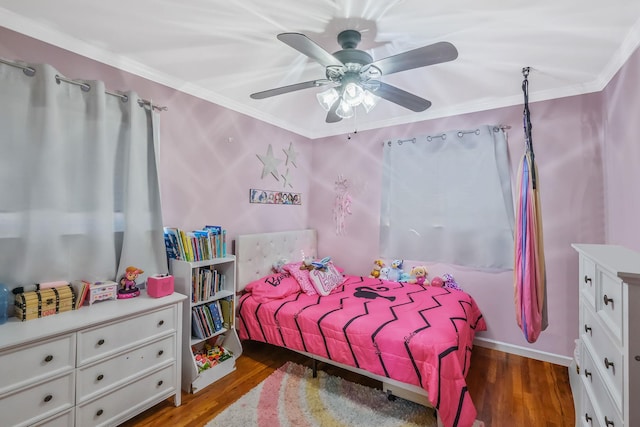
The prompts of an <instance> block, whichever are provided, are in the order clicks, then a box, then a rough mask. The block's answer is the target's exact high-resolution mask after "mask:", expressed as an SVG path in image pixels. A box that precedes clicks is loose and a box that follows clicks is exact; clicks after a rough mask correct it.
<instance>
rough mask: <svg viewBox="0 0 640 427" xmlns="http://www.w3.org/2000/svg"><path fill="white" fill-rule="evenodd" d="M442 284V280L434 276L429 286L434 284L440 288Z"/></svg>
mask: <svg viewBox="0 0 640 427" xmlns="http://www.w3.org/2000/svg"><path fill="white" fill-rule="evenodd" d="M443 285H444V281H443V280H442V279H441V278H440V277H438V276H436V277H434V278H433V279H431V286H436V287H438V288H441V287H442V286H443Z"/></svg>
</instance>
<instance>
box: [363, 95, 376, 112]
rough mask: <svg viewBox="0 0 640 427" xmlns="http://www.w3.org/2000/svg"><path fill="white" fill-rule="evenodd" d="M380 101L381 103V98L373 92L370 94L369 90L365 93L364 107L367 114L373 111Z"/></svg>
mask: <svg viewBox="0 0 640 427" xmlns="http://www.w3.org/2000/svg"><path fill="white" fill-rule="evenodd" d="M378 101H380V97H379V96H377V95H374V94H373V92H370V91H368V90H365V91H364V95H363V97H362V106H363V107H364V109H365V111H366V112H367V113H368V112H369V111H371V110H373V107H375V106H376V105H377V104H378Z"/></svg>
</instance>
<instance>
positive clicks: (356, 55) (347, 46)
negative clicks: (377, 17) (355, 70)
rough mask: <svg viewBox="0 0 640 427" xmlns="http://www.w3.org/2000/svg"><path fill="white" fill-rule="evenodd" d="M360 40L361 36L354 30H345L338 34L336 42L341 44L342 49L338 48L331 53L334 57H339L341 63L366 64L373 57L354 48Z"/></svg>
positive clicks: (371, 60)
mask: <svg viewBox="0 0 640 427" xmlns="http://www.w3.org/2000/svg"><path fill="white" fill-rule="evenodd" d="M360 40H362V36H361V35H360V33H359V32H358V31H356V30H345V31H342V32H341V33H340V34H338V44H339V45H340V46H342V50H339V51H337V52H335V53H334V54H333V56H335V57H336V59H339V60H340V61H341V62H342V63H343V64H345V65H346V64H349V63H353V64H360V65H361V66H362V65H367V64H369V63H371V62H373V58H372V57H371V55H369V54H368V53H367V52H364V51H362V50H359V49H356V47H357V46H358V43H360Z"/></svg>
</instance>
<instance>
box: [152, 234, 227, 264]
mask: <svg viewBox="0 0 640 427" xmlns="http://www.w3.org/2000/svg"><path fill="white" fill-rule="evenodd" d="M164 242H165V248H166V251H167V257H168V258H170V259H178V260H182V261H189V262H194V261H204V260H210V259H214V258H224V257H226V256H227V230H225V229H224V228H222V226H219V225H205V226H204V227H203V228H202V229H200V230H193V231H189V232H185V231H184V230H181V229H179V228H175V227H164Z"/></svg>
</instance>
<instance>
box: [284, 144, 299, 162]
mask: <svg viewBox="0 0 640 427" xmlns="http://www.w3.org/2000/svg"><path fill="white" fill-rule="evenodd" d="M282 151H284V154H286V156H287V161H286V162H285V165H288V164H289V163H291V164H292V165H293V166H295V167H298V165H296V157H297V156H298V153H296V151H295V150H294V149H293V142H290V143H289V148H288V149H286V150H285V149H283V150H282Z"/></svg>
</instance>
